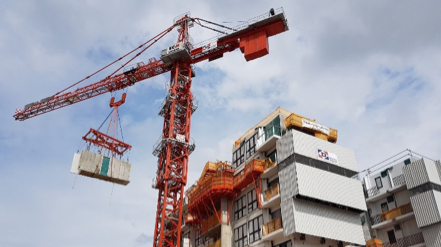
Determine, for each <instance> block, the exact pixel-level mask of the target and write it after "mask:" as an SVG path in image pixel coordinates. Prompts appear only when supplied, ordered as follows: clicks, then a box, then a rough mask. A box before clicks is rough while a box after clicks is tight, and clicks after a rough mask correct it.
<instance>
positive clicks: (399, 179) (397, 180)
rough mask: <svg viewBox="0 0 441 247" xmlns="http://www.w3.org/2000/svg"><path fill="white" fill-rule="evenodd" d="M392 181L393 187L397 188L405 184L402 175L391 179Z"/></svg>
mask: <svg viewBox="0 0 441 247" xmlns="http://www.w3.org/2000/svg"><path fill="white" fill-rule="evenodd" d="M392 181H393V182H394V187H398V186H401V185H403V184H406V180H405V179H404V174H401V175H399V176H396V177H394V178H392Z"/></svg>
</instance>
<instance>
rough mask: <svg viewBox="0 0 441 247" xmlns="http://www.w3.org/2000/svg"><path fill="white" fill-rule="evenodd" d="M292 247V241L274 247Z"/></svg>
mask: <svg viewBox="0 0 441 247" xmlns="http://www.w3.org/2000/svg"><path fill="white" fill-rule="evenodd" d="M291 246H292V243H291V240H289V241H287V242H285V243H281V244H278V245H274V247H291Z"/></svg>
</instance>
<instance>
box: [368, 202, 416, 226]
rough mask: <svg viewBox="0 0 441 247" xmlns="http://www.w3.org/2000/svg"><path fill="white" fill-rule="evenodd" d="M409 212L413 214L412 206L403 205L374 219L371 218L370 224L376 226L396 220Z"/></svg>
mask: <svg viewBox="0 0 441 247" xmlns="http://www.w3.org/2000/svg"><path fill="white" fill-rule="evenodd" d="M410 212H413V208H412V204H410V203H408V204H404V205H402V206H399V207H397V208H394V209H391V210H389V211H386V212H383V213H379V214H378V215H375V216H374V217H372V218H371V223H372V225H376V224H379V223H381V222H383V221H386V220H392V219H395V218H397V217H398V216H401V215H405V214H408V213H410Z"/></svg>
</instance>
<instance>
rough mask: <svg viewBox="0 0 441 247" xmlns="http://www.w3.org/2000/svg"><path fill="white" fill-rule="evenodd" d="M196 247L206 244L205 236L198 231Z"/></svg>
mask: <svg viewBox="0 0 441 247" xmlns="http://www.w3.org/2000/svg"><path fill="white" fill-rule="evenodd" d="M195 239H196V247H198V246H199V245H203V244H204V238H203V237H201V236H199V234H198V232H196V238H195Z"/></svg>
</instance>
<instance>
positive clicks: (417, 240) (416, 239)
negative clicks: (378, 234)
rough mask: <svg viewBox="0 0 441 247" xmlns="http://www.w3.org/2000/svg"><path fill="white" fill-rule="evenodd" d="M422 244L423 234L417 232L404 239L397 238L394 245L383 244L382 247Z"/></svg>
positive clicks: (405, 246) (404, 246)
mask: <svg viewBox="0 0 441 247" xmlns="http://www.w3.org/2000/svg"><path fill="white" fill-rule="evenodd" d="M421 243H424V238H423V233H422V232H419V233H416V234H413V235H410V236H407V237H404V238H399V239H397V241H396V242H395V243H390V242H387V243H383V247H407V246H412V245H416V244H421Z"/></svg>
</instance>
